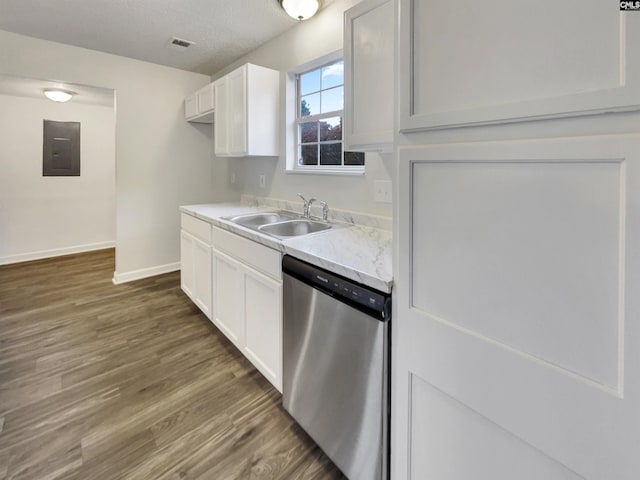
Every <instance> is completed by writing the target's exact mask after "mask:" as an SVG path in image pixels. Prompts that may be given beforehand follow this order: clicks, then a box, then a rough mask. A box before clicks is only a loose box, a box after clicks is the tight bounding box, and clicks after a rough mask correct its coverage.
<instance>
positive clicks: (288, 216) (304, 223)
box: [227, 211, 331, 239]
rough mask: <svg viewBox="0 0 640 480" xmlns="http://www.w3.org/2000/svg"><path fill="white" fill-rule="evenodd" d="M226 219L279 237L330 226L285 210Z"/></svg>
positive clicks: (320, 230)
mask: <svg viewBox="0 0 640 480" xmlns="http://www.w3.org/2000/svg"><path fill="white" fill-rule="evenodd" d="M227 220H230V221H232V222H233V223H236V224H238V225H242V226H243V227H246V228H250V229H252V230H256V231H258V232H261V233H266V234H267V235H271V236H273V237H276V238H281V239H282V238H289V237H298V236H300V235H308V234H310V233H316V232H322V231H323V230H328V229H330V228H331V225H330V224H328V223H326V222H321V221H319V220H312V219H310V218H304V217H300V216H299V215H296V214H295V213H291V212H285V211H278V212H260V213H248V214H245V215H237V216H235V217H229V218H227Z"/></svg>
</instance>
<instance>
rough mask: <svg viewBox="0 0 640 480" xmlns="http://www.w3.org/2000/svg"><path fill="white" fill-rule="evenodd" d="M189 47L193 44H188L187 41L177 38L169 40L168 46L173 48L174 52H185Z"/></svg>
mask: <svg viewBox="0 0 640 480" xmlns="http://www.w3.org/2000/svg"><path fill="white" fill-rule="evenodd" d="M191 45H193V42H190V41H189V40H184V39H182V38H178V37H173V38H172V39H171V42H170V43H169V46H170V47H171V48H173V49H174V50H179V51H182V50H186V49H187V48H189V47H190V46H191Z"/></svg>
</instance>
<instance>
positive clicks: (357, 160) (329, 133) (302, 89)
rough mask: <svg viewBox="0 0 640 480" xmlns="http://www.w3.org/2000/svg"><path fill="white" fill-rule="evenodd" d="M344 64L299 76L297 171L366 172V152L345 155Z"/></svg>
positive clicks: (297, 81) (297, 83) (297, 87)
mask: <svg viewBox="0 0 640 480" xmlns="http://www.w3.org/2000/svg"><path fill="white" fill-rule="evenodd" d="M343 108H344V62H343V61H342V60H339V61H336V62H333V63H330V64H327V65H323V66H321V67H319V68H314V69H313V70H309V71H306V72H303V73H299V74H297V75H296V110H297V112H296V130H297V132H296V133H297V142H296V153H297V165H296V170H311V171H323V170H324V171H338V170H339V171H344V172H348V171H352V172H362V171H363V170H364V153H361V152H344V151H343V148H342V112H343Z"/></svg>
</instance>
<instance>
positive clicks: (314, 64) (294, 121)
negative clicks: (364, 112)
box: [285, 50, 366, 175]
mask: <svg viewBox="0 0 640 480" xmlns="http://www.w3.org/2000/svg"><path fill="white" fill-rule="evenodd" d="M342 59H343V54H342V50H337V51H335V52H332V53H330V54H328V55H324V56H322V57H320V58H317V59H315V60H312V61H310V62H307V63H305V64H303V65H299V66H297V67H295V68H293V69H291V70H289V71H288V72H287V82H286V95H285V132H286V135H285V142H286V146H285V156H286V157H285V158H286V162H285V163H286V173H293V174H314V175H318V174H320V175H364V173H365V165H298V91H297V90H298V87H297V83H298V82H297V80H298V75H300V74H302V73H306V72H309V71H311V70H316V69H318V68H320V67H323V66H325V65H329V64H331V63H335V62H337V61H339V60H342ZM345 103H346V102H345ZM337 116H340V117H342V119H343V128H344V109H343V110H336V111H335V112H331V113H330V114H318V115H312V116H309V117H305V120H306V121H313V120H317V119H320V118H323V117H337ZM342 137H343V138H342V145H343V149H344V131H343V133H342ZM365 164H366V159H365Z"/></svg>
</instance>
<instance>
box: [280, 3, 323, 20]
mask: <svg viewBox="0 0 640 480" xmlns="http://www.w3.org/2000/svg"><path fill="white" fill-rule="evenodd" d="M278 3H279V4H280V6H281V7H282V8H283V9H284V11H285V12H287V14H288V15H289V16H290V17H291V18H295V19H296V20H307V19H309V18H311V17H313V16H314V15H315V14H316V12H317V11H318V9H319V8H320V4H321V3H322V0H278Z"/></svg>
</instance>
